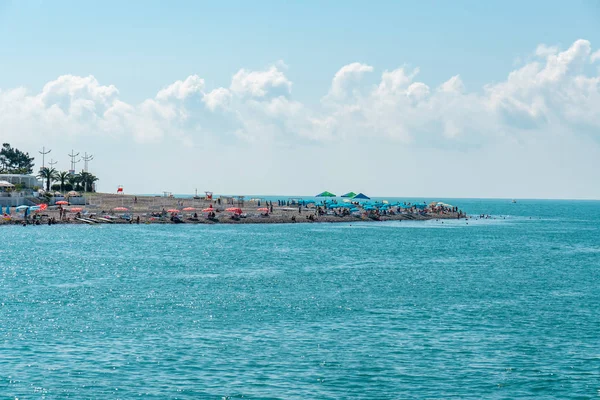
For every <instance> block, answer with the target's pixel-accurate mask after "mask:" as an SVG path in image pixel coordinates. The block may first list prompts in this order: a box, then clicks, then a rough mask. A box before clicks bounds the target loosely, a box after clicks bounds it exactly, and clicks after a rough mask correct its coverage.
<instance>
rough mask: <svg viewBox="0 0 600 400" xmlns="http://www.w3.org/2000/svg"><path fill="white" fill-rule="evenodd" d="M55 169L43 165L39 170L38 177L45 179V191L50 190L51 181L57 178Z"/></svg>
mask: <svg viewBox="0 0 600 400" xmlns="http://www.w3.org/2000/svg"><path fill="white" fill-rule="evenodd" d="M57 175H58V174H57V171H56V170H55V169H54V168H48V167H44V168H42V169H41V170H40V172H39V174H38V177H39V178H42V179H45V180H46V192H49V191H50V185H51V184H52V181H54V180H56V178H57Z"/></svg>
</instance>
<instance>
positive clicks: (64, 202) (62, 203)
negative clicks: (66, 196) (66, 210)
mask: <svg viewBox="0 0 600 400" xmlns="http://www.w3.org/2000/svg"><path fill="white" fill-rule="evenodd" d="M55 204H58V205H59V206H66V205H67V204H69V202H68V201H64V200H59V201H57V202H56V203H55Z"/></svg>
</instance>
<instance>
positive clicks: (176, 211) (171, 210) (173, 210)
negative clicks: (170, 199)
mask: <svg viewBox="0 0 600 400" xmlns="http://www.w3.org/2000/svg"><path fill="white" fill-rule="evenodd" d="M167 212H170V213H178V212H179V210H176V209H175V208H171V209H170V210H167Z"/></svg>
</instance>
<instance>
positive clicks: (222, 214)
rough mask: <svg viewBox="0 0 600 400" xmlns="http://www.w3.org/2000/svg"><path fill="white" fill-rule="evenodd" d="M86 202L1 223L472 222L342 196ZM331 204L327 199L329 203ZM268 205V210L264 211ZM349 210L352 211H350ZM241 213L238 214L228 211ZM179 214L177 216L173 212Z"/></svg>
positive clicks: (457, 214) (443, 212) (449, 211)
mask: <svg viewBox="0 0 600 400" xmlns="http://www.w3.org/2000/svg"><path fill="white" fill-rule="evenodd" d="M84 198H85V204H84V205H83V204H82V205H77V204H76V203H79V202H81V200H83V199H81V198H79V199H78V200H79V201H77V202H76V201H73V203H75V204H73V205H65V206H49V207H48V208H47V209H45V210H43V211H39V212H33V213H31V214H30V215H29V216H28V218H27V221H26V223H24V222H25V219H24V218H23V217H24V216H23V213H17V212H16V211H15V210H11V211H14V212H11V214H10V217H9V218H8V217H7V215H6V214H5V215H4V217H3V218H2V219H1V220H0V225H30V224H33V225H53V224H59V225H86V224H87V225H101V224H106V225H109V224H118V225H130V224H133V225H138V224H173V225H177V224H181V223H184V224H208V225H212V224H231V225H236V224H239V225H241V224H284V223H290V224H293V223H340V222H342V223H343V222H346V223H348V222H385V221H428V220H436V219H463V218H468V216H467V214H466V213H463V212H462V211H460V210H458V208H456V207H453V208H448V207H445V206H432V205H430V206H428V207H427V208H425V209H422V207H423V205H419V206H418V207H421V208H418V207H417V206H416V205H413V206H412V207H408V208H401V207H398V206H392V205H381V206H380V208H381V210H380V209H377V208H375V209H373V208H372V207H363V205H360V204H359V203H348V202H343V200H344V199H340V198H336V199H334V200H327V201H330V203H329V204H330V205H331V204H334V206H333V207H334V208H329V207H328V206H327V205H325V203H324V202H323V203H320V204H319V203H317V204H314V205H312V204H311V205H308V206H306V205H303V206H300V205H299V204H288V203H287V202H286V201H284V200H280V202H277V203H275V202H266V201H264V200H263V201H262V202H261V201H260V200H245V201H239V200H237V199H235V198H219V199H194V198H187V199H182V198H174V197H165V196H134V195H116V194H108V193H92V194H86V195H85V196H84ZM323 201H326V200H323ZM261 206H262V207H261ZM344 207H352V209H353V210H355V211H354V212H352V213H350V212H349V211H348V210H347V209H346V208H344ZM228 209H229V210H232V209H237V210H238V211H237V213H234V212H231V211H228ZM172 211H174V212H172Z"/></svg>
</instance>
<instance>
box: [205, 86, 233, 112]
mask: <svg viewBox="0 0 600 400" xmlns="http://www.w3.org/2000/svg"><path fill="white" fill-rule="evenodd" d="M202 101H203V102H204V103H205V104H206V107H208V109H209V110H211V111H215V110H216V109H217V108H219V107H222V108H226V107H227V106H228V104H229V102H230V101H231V92H230V91H229V90H228V89H225V88H222V87H221V88H217V89H214V90H212V91H211V92H209V93H207V94H205V95H204V97H203V98H202Z"/></svg>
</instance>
